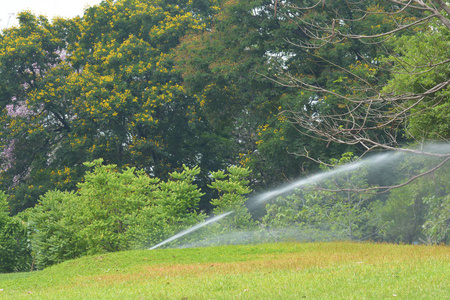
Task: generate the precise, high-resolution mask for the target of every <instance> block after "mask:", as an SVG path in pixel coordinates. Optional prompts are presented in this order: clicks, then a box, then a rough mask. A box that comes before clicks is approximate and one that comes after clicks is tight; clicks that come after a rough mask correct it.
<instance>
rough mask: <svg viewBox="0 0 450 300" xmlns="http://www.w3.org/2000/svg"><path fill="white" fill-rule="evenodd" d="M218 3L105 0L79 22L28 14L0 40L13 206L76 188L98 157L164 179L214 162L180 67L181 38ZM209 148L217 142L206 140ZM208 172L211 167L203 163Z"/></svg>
mask: <svg viewBox="0 0 450 300" xmlns="http://www.w3.org/2000/svg"><path fill="white" fill-rule="evenodd" d="M215 3H216V1H198V2H197V1H194V2H193V1H177V2H173V1H164V0H153V1H140V0H120V1H103V2H102V3H101V4H100V5H98V6H93V7H91V8H88V9H87V10H86V11H85V14H84V16H83V17H82V18H79V17H77V18H74V19H71V20H63V19H59V20H54V21H53V22H52V23H50V22H49V21H48V20H47V19H46V18H44V17H42V16H39V17H36V16H34V15H33V14H31V13H28V12H27V13H22V14H21V17H20V25H19V27H17V28H11V29H8V30H6V31H4V33H3V35H2V37H1V39H0V68H1V69H0V70H1V71H0V72H1V74H2V79H0V86H1V87H2V89H1V92H0V93H1V94H0V96H1V101H2V108H3V112H2V114H1V117H0V121H1V123H2V126H3V128H4V130H3V131H2V136H1V137H0V138H1V144H2V146H3V156H2V159H3V160H2V170H1V176H2V177H1V179H2V184H3V185H4V186H5V188H7V189H9V190H10V191H11V192H10V194H11V197H15V198H16V199H15V200H14V201H12V203H13V207H17V210H19V209H20V208H23V207H24V206H25V207H26V206H32V205H33V204H34V203H35V202H36V200H37V198H38V195H40V194H42V193H44V192H45V191H46V190H48V189H49V188H54V187H57V188H61V189H73V188H75V185H76V183H77V181H78V180H79V179H80V178H81V175H82V174H83V172H84V167H83V165H82V162H84V161H87V160H92V159H95V158H99V157H102V158H104V159H105V161H106V162H107V163H115V164H117V165H118V166H119V167H122V166H131V165H132V166H135V167H137V168H139V169H143V170H145V171H147V172H148V173H149V174H152V175H155V176H159V177H162V178H164V177H165V176H168V175H167V174H168V172H169V171H173V170H175V169H177V168H180V167H181V166H182V164H183V163H184V164H187V165H189V166H194V165H204V161H208V162H212V161H213V159H211V158H209V159H208V160H205V158H207V157H208V155H209V154H204V153H206V152H208V150H207V149H208V147H215V145H212V144H210V143H208V142H206V140H207V139H209V137H210V135H208V134H203V132H206V131H207V129H206V126H207V123H206V121H205V120H202V119H201V116H199V115H198V114H197V113H196V106H197V105H198V103H197V101H196V99H195V98H194V97H192V96H189V95H188V94H187V93H186V91H185V88H184V87H183V82H182V78H181V76H180V74H179V72H178V71H176V69H175V68H174V63H173V60H174V48H175V47H176V46H177V45H178V44H179V42H180V39H181V38H182V37H183V36H184V35H186V34H188V33H192V32H196V31H202V30H204V29H205V27H206V26H207V23H208V22H209V21H208V18H209V16H210V15H211V14H212V12H213V11H214V8H212V7H213V6H214V5H215ZM208 145H211V146H208ZM204 169H205V170H207V169H208V168H204Z"/></svg>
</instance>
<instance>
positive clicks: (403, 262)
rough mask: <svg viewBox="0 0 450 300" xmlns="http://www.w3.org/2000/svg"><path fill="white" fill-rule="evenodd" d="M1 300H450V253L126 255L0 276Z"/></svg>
mask: <svg viewBox="0 0 450 300" xmlns="http://www.w3.org/2000/svg"><path fill="white" fill-rule="evenodd" d="M0 290H1V291H0V299H388V298H389V299H390V298H393V299H450V298H449V296H448V295H450V248H448V247H445V246H433V247H431V246H411V245H391V244H372V243H350V242H337V243H278V244H260V245H251V246H221V247H208V248H191V249H158V250H142V251H127V252H118V253H109V254H104V255H96V256H89V257H83V258H80V259H76V260H72V261H67V262H65V263H62V264H60V265H57V266H53V267H50V268H48V269H45V270H43V271H39V272H30V273H16V274H1V275H0Z"/></svg>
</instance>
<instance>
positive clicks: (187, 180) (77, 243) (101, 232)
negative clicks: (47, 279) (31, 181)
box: [29, 159, 204, 269]
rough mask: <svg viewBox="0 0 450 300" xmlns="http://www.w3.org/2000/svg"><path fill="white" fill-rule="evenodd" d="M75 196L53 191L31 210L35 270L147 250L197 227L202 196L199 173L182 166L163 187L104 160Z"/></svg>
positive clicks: (130, 170)
mask: <svg viewBox="0 0 450 300" xmlns="http://www.w3.org/2000/svg"><path fill="white" fill-rule="evenodd" d="M86 165H87V166H89V167H93V168H94V169H93V171H90V172H87V173H86V175H85V178H84V182H82V183H80V184H78V190H77V191H76V192H61V191H50V192H47V193H46V194H45V195H44V196H43V197H41V199H40V202H39V204H38V205H37V206H36V207H35V208H33V209H31V212H30V218H29V223H30V227H31V229H32V236H31V241H32V246H33V252H34V253H35V256H36V267H37V268H40V269H41V268H44V267H46V266H49V265H52V264H55V263H59V262H61V261H64V260H67V259H71V258H75V257H79V256H82V255H86V254H94V253H104V252H114V251H121V250H127V249H132V248H143V247H145V246H150V245H151V244H153V243H156V242H159V241H161V240H162V239H164V238H166V237H168V236H170V235H172V234H174V233H175V232H177V231H179V230H180V229H183V228H186V227H188V226H190V225H193V224H195V223H197V222H199V221H200V220H201V219H202V218H203V217H204V216H203V215H201V214H198V213H197V212H196V211H195V208H196V207H197V205H198V202H199V200H200V197H201V196H202V194H201V193H200V191H199V190H198V188H197V187H196V186H195V185H194V184H193V183H192V182H193V180H194V176H195V175H197V174H198V173H199V172H200V170H199V169H198V168H194V169H189V168H187V167H184V170H183V171H182V172H173V173H171V176H172V178H173V179H172V180H169V181H167V182H161V181H160V180H159V179H157V178H150V177H149V176H147V175H146V174H145V173H144V172H143V171H135V169H134V168H128V169H126V170H124V171H122V172H119V171H118V170H117V168H116V166H115V165H106V166H103V165H102V160H101V159H99V160H95V161H93V162H91V163H87V164H86Z"/></svg>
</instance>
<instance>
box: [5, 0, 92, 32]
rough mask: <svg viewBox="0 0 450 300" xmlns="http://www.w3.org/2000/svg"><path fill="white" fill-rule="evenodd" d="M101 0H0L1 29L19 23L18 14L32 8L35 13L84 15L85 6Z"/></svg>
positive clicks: (68, 16) (51, 16)
mask: <svg viewBox="0 0 450 300" xmlns="http://www.w3.org/2000/svg"><path fill="white" fill-rule="evenodd" d="M100 2H101V0H0V30H2V29H5V28H7V27H11V26H13V25H17V24H18V22H17V19H16V14H17V13H19V12H21V11H24V10H31V12H33V13H34V14H41V15H45V16H47V18H49V19H50V20H51V19H52V18H53V17H56V16H59V17H66V18H73V17H75V16H81V15H83V11H84V8H85V7H87V6H93V5H96V4H99V3H100Z"/></svg>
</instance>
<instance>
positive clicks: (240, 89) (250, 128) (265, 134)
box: [176, 0, 349, 189]
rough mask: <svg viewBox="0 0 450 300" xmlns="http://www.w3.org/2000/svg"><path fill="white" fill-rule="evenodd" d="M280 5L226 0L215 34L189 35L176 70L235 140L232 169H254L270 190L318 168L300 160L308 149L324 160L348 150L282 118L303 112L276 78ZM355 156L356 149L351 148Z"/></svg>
mask: <svg viewBox="0 0 450 300" xmlns="http://www.w3.org/2000/svg"><path fill="white" fill-rule="evenodd" d="M270 3H272V1H266V0H264V1H237V2H236V1H224V2H223V4H222V6H221V9H220V10H219V11H218V12H217V14H216V15H215V16H214V17H213V18H212V21H211V22H212V25H211V28H210V29H209V30H206V31H204V32H199V33H194V34H190V35H188V36H186V37H185V38H184V39H183V40H182V43H181V44H180V45H179V46H178V48H177V56H176V66H177V69H179V70H180V71H181V72H182V73H181V74H182V76H183V79H184V87H185V88H186V90H187V91H188V92H189V93H190V94H192V95H194V96H195V97H196V98H197V100H198V102H199V104H200V107H199V108H198V110H197V113H198V114H199V115H201V116H202V118H204V119H206V120H208V122H210V123H211V125H212V126H213V127H214V128H215V129H216V130H218V131H220V132H225V134H226V136H227V138H228V139H229V140H231V143H230V145H231V147H232V149H233V152H234V153H236V154H238V155H239V156H237V155H236V157H234V158H233V157H231V161H230V163H231V164H240V165H242V166H244V167H250V168H251V169H252V171H253V172H252V177H253V180H251V181H252V187H254V188H256V189H258V188H267V187H270V186H276V185H278V184H280V183H281V182H284V181H285V180H291V179H294V178H296V177H298V176H299V174H300V173H301V172H302V170H303V169H312V168H314V167H315V166H313V165H312V164H311V162H310V161H309V160H308V159H305V158H304V157H300V156H295V155H293V153H295V152H297V151H299V149H303V148H304V147H306V148H308V149H309V150H311V151H316V154H317V155H320V156H321V157H322V158H327V157H334V156H336V155H338V153H342V151H343V150H344V149H343V148H346V147H334V146H331V147H326V146H327V144H326V142H321V141H316V140H313V139H311V138H309V137H300V138H299V136H298V133H297V132H296V131H295V129H294V128H293V127H292V126H291V124H289V122H287V121H288V120H287V119H286V118H285V117H284V116H282V115H280V112H282V111H284V110H287V109H289V108H293V107H297V106H298V104H297V102H298V101H297V97H296V92H295V91H292V90H291V89H288V88H285V87H281V86H279V85H277V84H276V83H275V82H273V81H271V80H270V79H269V78H271V77H272V76H275V75H276V74H278V72H279V67H278V66H277V64H276V63H275V62H276V61H277V57H278V56H277V54H279V53H285V52H286V51H287V50H286V49H287V48H286V45H285V44H286V43H285V42H283V40H282V38H280V33H284V32H288V31H289V30H290V28H285V27H282V26H281V25H282V24H280V22H279V21H278V20H277V18H274V14H273V11H272V10H271V9H268V8H267V7H268V5H270ZM345 150H349V149H345Z"/></svg>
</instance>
